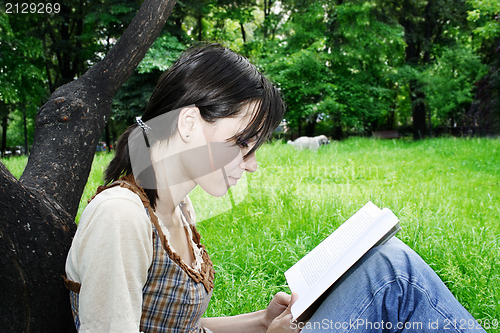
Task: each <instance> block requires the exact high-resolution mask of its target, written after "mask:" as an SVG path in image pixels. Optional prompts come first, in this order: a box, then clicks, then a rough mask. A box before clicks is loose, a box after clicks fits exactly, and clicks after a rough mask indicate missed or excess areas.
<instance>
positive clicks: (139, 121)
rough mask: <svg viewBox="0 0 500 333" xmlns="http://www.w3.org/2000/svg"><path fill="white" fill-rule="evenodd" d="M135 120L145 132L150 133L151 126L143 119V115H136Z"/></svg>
mask: <svg viewBox="0 0 500 333" xmlns="http://www.w3.org/2000/svg"><path fill="white" fill-rule="evenodd" d="M135 122H136V123H137V126H139V127H140V128H141V129H142V130H143V131H144V132H146V133H148V132H149V131H150V130H151V127H149V126H148V125H146V123H145V122H144V121H142V117H135Z"/></svg>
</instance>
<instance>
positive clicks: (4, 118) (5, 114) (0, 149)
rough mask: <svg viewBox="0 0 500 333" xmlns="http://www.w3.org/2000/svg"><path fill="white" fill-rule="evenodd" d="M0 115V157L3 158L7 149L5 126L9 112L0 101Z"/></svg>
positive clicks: (5, 105)
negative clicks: (0, 124)
mask: <svg viewBox="0 0 500 333" xmlns="http://www.w3.org/2000/svg"><path fill="white" fill-rule="evenodd" d="M0 111H1V112H0V115H2V142H1V143H0V156H4V154H5V149H6V148H7V124H8V121H9V110H8V109H7V104H5V103H4V102H3V101H0Z"/></svg>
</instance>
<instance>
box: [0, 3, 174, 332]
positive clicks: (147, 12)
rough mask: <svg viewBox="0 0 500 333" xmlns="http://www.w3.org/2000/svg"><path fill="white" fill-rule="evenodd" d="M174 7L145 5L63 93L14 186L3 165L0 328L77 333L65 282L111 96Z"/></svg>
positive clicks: (42, 121)
mask: <svg viewBox="0 0 500 333" xmlns="http://www.w3.org/2000/svg"><path fill="white" fill-rule="evenodd" d="M174 3H175V2H174V1H161V0H149V1H148V0H146V1H144V3H143V4H142V6H141V9H140V10H139V11H138V13H137V14H136V16H135V17H134V19H133V21H132V22H131V24H130V26H129V28H128V29H127V31H126V32H125V33H124V34H123V36H122V37H121V38H120V41H119V42H118V43H117V44H116V45H115V46H114V47H113V48H112V49H111V50H110V52H109V53H108V54H107V56H106V57H105V58H104V59H103V60H102V61H100V62H99V63H97V64H96V65H94V66H93V67H92V68H91V69H90V70H88V71H87V72H86V73H85V75H83V76H81V77H80V78H79V79H78V80H76V81H72V82H70V83H68V84H65V85H63V86H61V87H60V88H58V89H57V90H56V91H55V92H54V93H53V94H52V96H51V98H50V99H49V101H48V102H47V103H46V104H45V105H44V106H43V107H42V108H41V109H40V111H39V113H38V116H37V122H36V132H35V140H34V146H33V150H32V152H31V155H30V158H29V160H28V165H27V167H26V169H25V171H24V173H23V175H22V177H21V179H20V180H19V181H17V180H16V179H15V178H14V177H13V176H11V175H10V173H9V172H8V171H7V170H6V169H5V167H4V166H3V164H0V205H1V209H0V236H1V237H0V258H2V259H1V260H2V270H1V272H0V281H2V282H1V283H0V295H1V300H0V327H2V330H3V331H6V332H19V331H25V332H31V331H33V332H62V331H71V330H74V326H73V324H72V318H71V314H70V309H69V302H68V293H67V291H66V290H64V287H63V285H62V280H61V277H60V275H61V274H64V263H65V257H66V253H67V250H68V249H69V246H70V243H71V238H72V235H73V232H74V231H75V227H76V226H75V224H74V222H73V218H74V216H75V214H76V210H77V207H78V203H79V200H80V196H81V194H82V192H83V188H84V186H85V183H86V180H87V177H88V173H89V170H90V166H91V163H92V159H93V155H94V152H95V145H96V143H97V140H98V139H99V136H100V133H101V132H102V130H103V127H104V124H105V122H106V118H107V117H108V116H109V113H110V109H111V102H112V97H113V95H114V94H115V93H116V92H117V90H118V88H119V87H120V86H121V84H123V82H125V80H126V79H127V78H128V77H129V76H130V75H131V74H132V72H133V71H134V69H135V67H136V66H137V64H138V63H139V62H140V60H141V59H142V57H143V56H144V54H145V53H146V50H147V49H148V47H149V46H150V45H151V44H152V43H153V41H154V40H155V38H156V37H157V36H158V35H159V34H160V32H161V29H162V27H163V24H164V22H165V20H166V18H167V17H168V15H169V13H170V12H171V10H172V7H173V5H174Z"/></svg>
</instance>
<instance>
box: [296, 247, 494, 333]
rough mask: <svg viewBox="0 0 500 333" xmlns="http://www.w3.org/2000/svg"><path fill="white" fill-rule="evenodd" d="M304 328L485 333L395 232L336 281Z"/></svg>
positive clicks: (307, 331)
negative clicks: (387, 240) (394, 235)
mask: <svg viewBox="0 0 500 333" xmlns="http://www.w3.org/2000/svg"><path fill="white" fill-rule="evenodd" d="M298 327H303V330H302V332H303V333H309V332H405V333H409V332H432V333H442V332H453V333H456V332H485V331H484V330H483V329H482V328H481V326H480V325H479V324H478V323H477V322H476V320H474V318H473V317H472V316H471V315H470V314H469V312H467V310H465V309H464V307H463V306H462V305H461V304H460V303H459V302H458V301H457V300H456V299H455V297H454V296H453V295H452V294H451V292H450V291H449V290H448V288H447V287H446V286H445V285H444V283H443V282H442V281H441V279H440V278H439V277H438V276H437V274H436V273H435V272H434V271H433V270H432V268H430V267H429V265H427V264H426V263H425V262H424V261H423V260H422V258H420V256H419V255H418V254H416V253H415V252H414V251H413V250H412V249H410V248H409V247H408V246H406V245H405V244H404V243H403V242H401V241H400V240H399V239H397V238H396V237H393V238H392V239H391V240H390V241H389V242H387V243H386V244H384V245H382V246H379V247H376V248H373V249H371V250H370V251H369V252H368V253H366V254H365V255H364V256H363V258H361V260H360V261H358V262H357V263H356V264H355V265H354V266H353V267H351V269H349V271H347V272H346V274H344V276H342V278H341V279H340V280H338V281H337V282H336V284H335V285H334V286H333V288H332V289H331V291H329V294H328V296H327V297H326V299H325V301H324V302H323V303H322V304H321V306H320V307H319V308H318V310H316V312H315V313H314V315H313V316H312V317H311V319H310V320H309V322H306V323H301V324H300V325H299V326H298Z"/></svg>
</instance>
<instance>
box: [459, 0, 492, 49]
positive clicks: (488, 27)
mask: <svg viewBox="0 0 500 333" xmlns="http://www.w3.org/2000/svg"><path fill="white" fill-rule="evenodd" d="M467 3H468V4H470V5H471V6H472V7H473V9H472V10H470V11H468V16H467V19H468V20H469V21H471V22H474V24H475V25H476V27H475V28H474V33H475V34H476V35H478V36H479V37H480V38H481V39H483V40H488V39H495V38H499V37H500V21H499V20H498V15H499V14H500V2H498V1H496V0H468V1H467Z"/></svg>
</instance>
